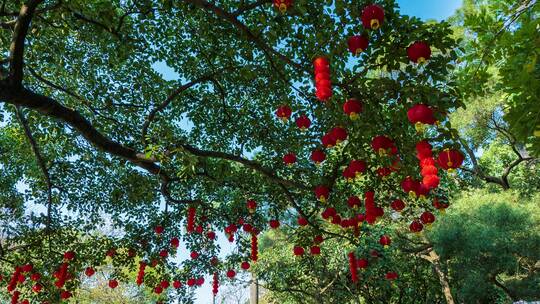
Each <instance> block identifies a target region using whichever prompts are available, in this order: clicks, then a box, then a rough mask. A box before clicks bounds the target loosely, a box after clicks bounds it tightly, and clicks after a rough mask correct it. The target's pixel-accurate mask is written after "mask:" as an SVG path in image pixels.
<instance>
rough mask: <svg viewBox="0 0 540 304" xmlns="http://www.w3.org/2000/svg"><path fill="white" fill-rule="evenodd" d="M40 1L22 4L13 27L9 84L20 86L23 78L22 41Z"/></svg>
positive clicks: (41, 0) (35, 0) (34, 0)
mask: <svg viewBox="0 0 540 304" xmlns="http://www.w3.org/2000/svg"><path fill="white" fill-rule="evenodd" d="M41 2H43V0H30V1H28V3H27V4H23V6H22V8H21V11H20V12H19V17H18V18H17V22H16V23H15V27H14V29H13V37H12V39H11V45H10V47H9V53H10V58H11V63H10V65H9V76H10V78H11V84H12V85H14V86H16V87H20V86H21V83H22V79H23V64H24V43H25V40H26V35H27V34H28V29H29V28H30V22H31V21H32V17H33V14H34V12H35V10H36V7H37V6H38V5H39V4H40V3H41Z"/></svg>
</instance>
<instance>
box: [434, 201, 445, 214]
mask: <svg viewBox="0 0 540 304" xmlns="http://www.w3.org/2000/svg"><path fill="white" fill-rule="evenodd" d="M433 207H434V208H435V209H437V210H439V211H441V212H444V211H445V209H446V208H448V203H445V202H443V201H441V200H439V199H438V198H435V199H433Z"/></svg>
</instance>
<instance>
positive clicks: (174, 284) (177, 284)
mask: <svg viewBox="0 0 540 304" xmlns="http://www.w3.org/2000/svg"><path fill="white" fill-rule="evenodd" d="M172 286H173V287H174V289H178V288H180V287H182V282H180V281H174V282H173V283H172Z"/></svg>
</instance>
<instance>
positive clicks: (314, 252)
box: [309, 246, 321, 255]
mask: <svg viewBox="0 0 540 304" xmlns="http://www.w3.org/2000/svg"><path fill="white" fill-rule="evenodd" d="M309 252H310V253H311V255H319V254H321V247H319V246H311V248H309Z"/></svg>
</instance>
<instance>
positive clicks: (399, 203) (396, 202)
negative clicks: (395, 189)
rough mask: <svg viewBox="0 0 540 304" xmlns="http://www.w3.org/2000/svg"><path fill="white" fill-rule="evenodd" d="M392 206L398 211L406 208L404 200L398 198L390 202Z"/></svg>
mask: <svg viewBox="0 0 540 304" xmlns="http://www.w3.org/2000/svg"><path fill="white" fill-rule="evenodd" d="M390 207H392V209H394V210H395V211H397V212H401V210H403V209H405V203H404V202H403V201H402V200H400V199H397V200H394V201H393V202H392V204H390Z"/></svg>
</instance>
